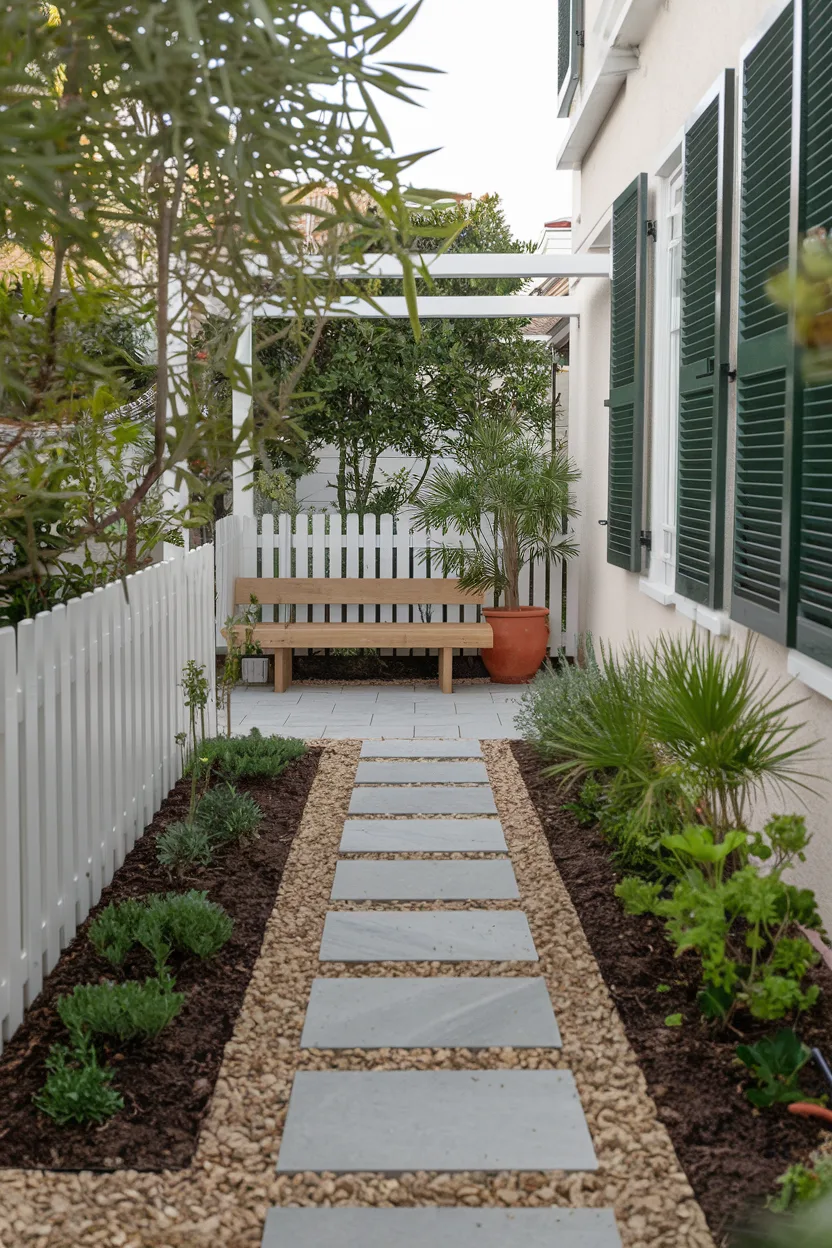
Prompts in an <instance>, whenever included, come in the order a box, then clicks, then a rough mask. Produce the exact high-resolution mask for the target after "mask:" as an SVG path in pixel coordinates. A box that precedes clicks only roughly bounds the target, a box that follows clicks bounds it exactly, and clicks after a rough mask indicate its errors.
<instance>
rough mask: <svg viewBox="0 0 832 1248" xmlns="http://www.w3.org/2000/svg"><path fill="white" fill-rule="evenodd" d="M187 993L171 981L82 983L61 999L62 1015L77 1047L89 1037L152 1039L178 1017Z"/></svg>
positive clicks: (59, 1005) (59, 1010) (59, 1007)
mask: <svg viewBox="0 0 832 1248" xmlns="http://www.w3.org/2000/svg"><path fill="white" fill-rule="evenodd" d="M184 1002H185V994H184V993H182V992H174V991H173V982H172V980H170V979H167V978H166V979H164V980H159V979H147V980H145V982H144V983H143V984H142V983H139V982H138V981H136V980H128V981H127V982H126V983H124V984H113V983H110V982H105V983H103V984H79V985H78V986H77V987H76V988H75V989H74V990H73V991H72V992H71V993H70V994H69V995H68V996H65V997H60V998H59V999H58V1013H59V1015H60V1017H61V1022H62V1023H63V1025H64V1026H65V1027H66V1029H67V1031H68V1032H69V1034H70V1036H71V1037H72V1041H73V1044H74V1045H75V1046H76V1048H77V1047H79V1046H80V1045H81V1043H82V1042H83V1040H84V1038H85V1037H86V1036H88V1035H89V1034H92V1035H96V1036H114V1037H115V1038H116V1039H117V1040H120V1041H125V1040H133V1039H135V1038H136V1037H137V1036H141V1037H143V1038H152V1037H153V1036H158V1034H159V1032H160V1031H162V1030H164V1028H165V1027H167V1025H168V1023H169V1022H171V1021H172V1020H173V1019H174V1018H176V1016H177V1014H178V1013H179V1011H180V1010H181V1009H182V1006H183V1004H184Z"/></svg>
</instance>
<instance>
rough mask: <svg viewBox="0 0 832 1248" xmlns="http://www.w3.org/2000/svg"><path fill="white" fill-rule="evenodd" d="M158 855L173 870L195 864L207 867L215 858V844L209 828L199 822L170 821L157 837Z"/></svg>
mask: <svg viewBox="0 0 832 1248" xmlns="http://www.w3.org/2000/svg"><path fill="white" fill-rule="evenodd" d="M203 801H204V798H203ZM156 857H157V858H158V860H159V862H160V863H161V864H162V866H163V867H168V868H170V869H171V870H180V869H181V868H182V867H186V866H190V865H194V864H196V865H198V866H202V867H207V866H209V865H210V864H211V862H213V859H214V845H213V842H212V839H211V837H210V835H209V833H208V829H207V828H204V827H202V826H201V825H200V824H199V823H196V822H195V823H187V822H177V823H169V824H168V826H167V827H166V828H165V830H164V832H161V833H160V834H159V836H158V837H157V839H156Z"/></svg>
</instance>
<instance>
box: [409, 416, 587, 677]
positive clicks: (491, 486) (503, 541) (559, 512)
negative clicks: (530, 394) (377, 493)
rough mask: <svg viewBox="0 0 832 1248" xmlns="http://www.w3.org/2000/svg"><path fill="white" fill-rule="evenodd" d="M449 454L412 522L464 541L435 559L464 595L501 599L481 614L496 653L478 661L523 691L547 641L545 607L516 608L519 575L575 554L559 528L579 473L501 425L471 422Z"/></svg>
mask: <svg viewBox="0 0 832 1248" xmlns="http://www.w3.org/2000/svg"><path fill="white" fill-rule="evenodd" d="M455 452H456V456H455V457H456V461H457V466H456V467H454V468H451V467H448V466H446V465H440V466H439V467H437V468H435V469H434V471H433V474H432V475H431V477H430V479H429V480H428V481H427V483H426V484H425V485H424V486H423V488H422V490H421V491H420V495H419V502H418V505H417V524H418V526H419V527H420V528H422V529H430V530H432V531H433V532H435V531H437V530H439V531H442V530H446V529H447V527H448V526H449V525H452V526H454V527H455V528H456V529H457V530H458V532H459V533H460V534H461V535H462V536H464V537H465V538H467V542H468V544H467V545H465V546H458V545H450V544H440V545H438V546H434V545H431V558H436V556H437V555H438V557H439V559H440V561H441V564H442V570H443V575H445V576H453V575H455V576H457V577H458V578H459V581H460V584H461V585H462V586H463V588H465V589H470V590H474V591H476V592H480V593H487V592H489V591H491V592H492V593H493V594H494V600H495V603H497V602H498V601H499V600H502V602H501V605H499V606H494V607H486V608H484V611H483V613H484V615H485V618H486V619H487V620H488V623H489V624H490V625H491V628H492V631H493V633H494V645H493V648H492V649H490V650H483V652H482V657H483V661H484V663H485V666H486V667H487V668H488V672H489V674H490V676H491V679H492V680H493V681H496V682H499V683H505V684H519V683H521V682H523V681H527V680H530V679H531V677H532V676H533V675H534V674H535V672H536V671H537V670H538V668H539V667H540V664H541V663H542V662H543V658H544V656H545V654H546V650H547V648H548V642H549V621H548V615H549V611H548V608H547V607H531V606H528V605H526V604H525V603H521V602H520V584H519V583H520V572H521V570H522V568H523V567H524V566H525V565H526V564H527V563H529V562H530V561H532V560H535V559H569V558H571V557H572V556H573V555H576V554H577V552H578V548H577V544H576V543H575V542H574V541H573V540H571V539H570V538H569V537H568V536H566V535H565V534H564V527H565V525H564V521H565V520H566V519H568V518H569V517H570V516H574V515H576V514H577V512H576V510H575V505H574V499H573V496H572V493H571V491H570V486H571V485H572V483H573V482H574V481H576V480H577V479H578V472H577V470H576V469H575V467H574V465H573V464H572V462H571V461H570V460H569V458H568V457H567V455H566V454H565V453H564V452H563V451H562V450H560V449H559V448H555V449H552V450H550V449H549V448H547V447H545V446H544V445H543V444H542V443H541V442H540V441H539V439H537V438H536V437H535V436H534V435H532V434H531V433H529V432H528V431H527V430H524V429H523V428H522V427H521V426H519V425H518V424H517V423H515V422H512V421H510V420H506V419H500V418H499V417H479V418H477V419H476V420H475V421H473V422H472V423H471V425H470V426H469V427H468V428H467V429H466V430H465V432H464V434H463V435H462V436H461V438H460V441H459V444H458V446H457V447H456V448H455ZM424 553H425V555H426V552H424Z"/></svg>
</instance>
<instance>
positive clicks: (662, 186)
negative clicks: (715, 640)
mask: <svg viewBox="0 0 832 1248" xmlns="http://www.w3.org/2000/svg"><path fill="white" fill-rule="evenodd" d="M668 166H670V167H669V168H668ZM665 169H666V170H667V172H666V173H664V174H663V176H661V177H660V178H659V179H658V186H657V194H656V209H657V211H656V264H655V270H654V272H655V303H654V314H653V387H652V388H653V403H652V409H653V410H652V437H651V455H650V462H651V474H650V531H651V534H652V546H651V550H650V565H649V573H648V577H647V583H646V586H643V588H644V589H645V592H646V593H649V594H650V596H651V597H656V598H658V600H659V601H660V602H665V603H667V604H669V603H671V602H673V601H674V591H675V584H676V471H677V469H676V457H677V450H678V441H679V337H680V322H681V299H680V283H681V272H682V160H681V150H679V151H678V152H677V153H674V156H673V157H671V159H670V160H669V161H668V162H666V164H665ZM651 591H652V592H651Z"/></svg>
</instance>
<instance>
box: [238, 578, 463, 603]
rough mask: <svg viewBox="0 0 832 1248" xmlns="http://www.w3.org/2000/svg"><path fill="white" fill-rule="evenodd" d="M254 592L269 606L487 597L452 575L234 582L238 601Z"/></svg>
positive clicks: (241, 601)
mask: <svg viewBox="0 0 832 1248" xmlns="http://www.w3.org/2000/svg"><path fill="white" fill-rule="evenodd" d="M252 594H254V595H256V597H257V601H258V602H260V603H263V604H264V605H266V606H279V605H280V604H283V603H289V604H290V605H292V606H301V605H321V604H326V603H356V602H357V603H373V604H375V603H379V604H380V605H387V604H391V603H398V602H400V603H419V602H437V603H439V602H441V603H447V604H449V605H454V604H457V605H463V606H470V605H474V606H476V605H479V604H481V603H482V602H483V601H484V598H485V596H484V594H481V593H475V592H473V591H471V590H468V589H461V588H460V585H459V581H457V580H455V579H454V578H452V577H430V578H429V579H427V580H405V579H402V580H400V581H399V580H395V579H394V578H391V577H381V578H378V579H375V578H373V579H369V578H368V579H366V580H365V579H363V578H360V577H314V576H311V577H306V576H304V577H294V576H285V577H277V576H275V577H263V576H238V577H237V579H236V581H235V582H234V601H235V602H236V603H237V604H245V603H247V602H248V601H249V600H250V598H251V595H252Z"/></svg>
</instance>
